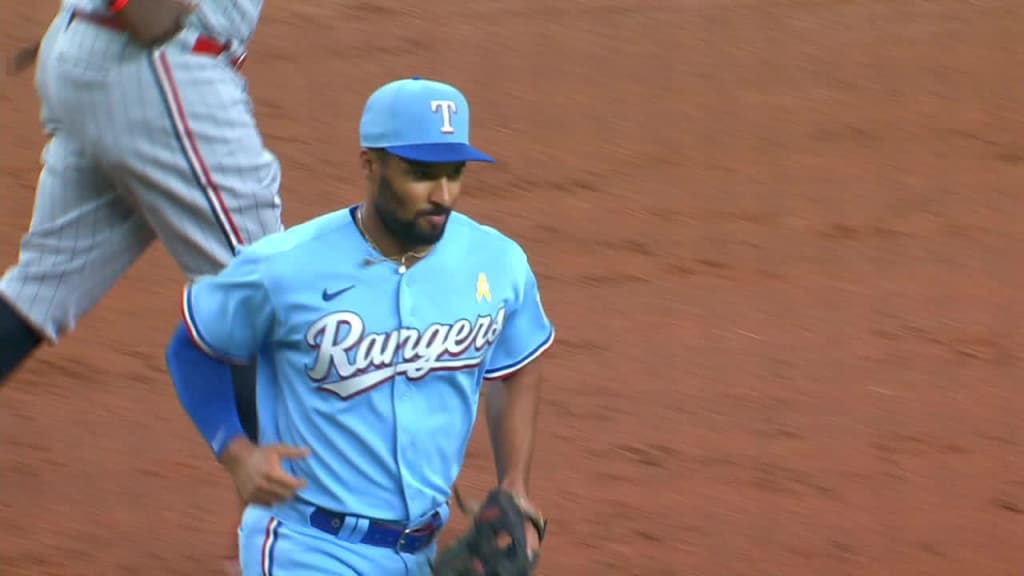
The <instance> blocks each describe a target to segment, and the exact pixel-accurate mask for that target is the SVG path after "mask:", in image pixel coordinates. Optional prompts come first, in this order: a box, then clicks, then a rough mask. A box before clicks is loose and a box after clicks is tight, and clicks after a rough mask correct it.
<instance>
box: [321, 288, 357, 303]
mask: <svg viewBox="0 0 1024 576" xmlns="http://www.w3.org/2000/svg"><path fill="white" fill-rule="evenodd" d="M354 287H355V284H352V285H351V286H346V287H344V288H342V289H341V290H335V291H334V292H328V291H327V288H324V293H323V294H321V296H322V297H323V299H324V302H330V301H331V300H334V299H335V298H337V297H338V296H341V295H342V294H344V293H345V292H348V291H349V290H351V289H352V288H354Z"/></svg>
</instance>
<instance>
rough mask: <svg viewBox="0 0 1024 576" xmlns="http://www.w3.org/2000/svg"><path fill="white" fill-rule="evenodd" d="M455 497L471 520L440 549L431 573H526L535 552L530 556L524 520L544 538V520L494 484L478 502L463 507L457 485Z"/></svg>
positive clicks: (457, 575)
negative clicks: (463, 530) (458, 535)
mask: <svg viewBox="0 0 1024 576" xmlns="http://www.w3.org/2000/svg"><path fill="white" fill-rule="evenodd" d="M454 495H455V501H456V503H457V504H458V506H459V509H460V510H462V512H463V513H464V514H467V515H470V516H473V524H472V525H471V526H470V527H469V528H468V529H467V530H466V531H465V532H464V533H463V534H462V535H461V536H460V537H459V538H458V539H457V540H456V541H455V542H453V543H452V544H450V545H449V546H447V547H445V548H444V549H442V550H440V551H439V552H438V553H437V558H436V559H435V560H434V562H433V563H432V564H431V573H432V574H434V576H530V575H531V574H533V571H534V568H535V567H536V565H537V560H538V557H539V555H538V554H534V555H533V557H532V558H531V557H530V551H529V546H528V544H527V540H526V522H527V521H529V522H530V523H531V524H532V525H533V527H534V528H536V530H537V535H538V536H539V538H540V540H541V541H543V540H544V531H545V530H546V529H547V520H545V519H544V518H543V517H542V516H541V515H540V514H538V513H537V512H535V511H534V510H532V509H530V508H528V507H527V505H526V504H525V503H524V502H522V501H520V500H519V499H517V498H516V497H515V496H513V495H512V494H511V493H510V492H508V491H506V490H502V489H501V488H495V489H493V490H491V491H490V492H489V493H488V494H487V498H486V499H485V500H484V502H483V503H482V504H479V505H476V506H473V507H472V508H467V507H466V506H465V505H464V504H463V502H462V498H461V497H460V496H459V492H458V489H456V490H455V491H454Z"/></svg>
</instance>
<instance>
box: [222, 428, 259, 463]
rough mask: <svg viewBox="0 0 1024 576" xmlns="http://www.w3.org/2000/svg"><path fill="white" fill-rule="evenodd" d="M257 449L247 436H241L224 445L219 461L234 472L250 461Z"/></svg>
mask: <svg viewBox="0 0 1024 576" xmlns="http://www.w3.org/2000/svg"><path fill="white" fill-rule="evenodd" d="M256 448H257V447H256V445H255V444H253V443H252V441H250V440H249V438H248V437H246V435H245V434H239V435H237V436H235V437H234V438H232V439H231V440H229V441H228V442H227V444H225V445H224V447H223V448H222V449H221V451H220V453H219V454H218V455H217V461H218V462H220V463H221V465H222V466H224V467H225V468H227V469H228V470H234V469H236V468H238V467H239V466H240V465H242V464H243V463H244V462H245V461H246V460H248V459H249V456H250V455H252V453H253V452H254V451H255V450H256Z"/></svg>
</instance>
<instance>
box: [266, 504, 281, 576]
mask: <svg viewBox="0 0 1024 576" xmlns="http://www.w3.org/2000/svg"><path fill="white" fill-rule="evenodd" d="M280 527H281V523H280V522H278V521H277V518H271V519H270V521H269V522H267V533H266V536H264V537H263V554H262V556H263V560H262V567H263V572H262V574H263V576H273V575H272V574H271V570H272V567H273V565H274V547H275V546H276V545H277V531H278V529H279V528H280Z"/></svg>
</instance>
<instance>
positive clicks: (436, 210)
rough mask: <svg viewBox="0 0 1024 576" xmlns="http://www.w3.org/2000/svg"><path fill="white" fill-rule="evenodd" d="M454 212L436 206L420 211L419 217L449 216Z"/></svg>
mask: <svg viewBox="0 0 1024 576" xmlns="http://www.w3.org/2000/svg"><path fill="white" fill-rule="evenodd" d="M451 211H452V209H451V208H445V207H444V206H434V207H433V208H427V209H426V210H420V211H419V212H418V213H417V214H416V215H417V216H447V215H448V214H450V213H451Z"/></svg>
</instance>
